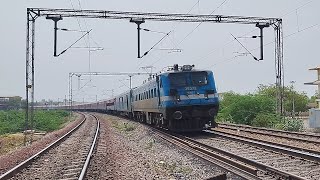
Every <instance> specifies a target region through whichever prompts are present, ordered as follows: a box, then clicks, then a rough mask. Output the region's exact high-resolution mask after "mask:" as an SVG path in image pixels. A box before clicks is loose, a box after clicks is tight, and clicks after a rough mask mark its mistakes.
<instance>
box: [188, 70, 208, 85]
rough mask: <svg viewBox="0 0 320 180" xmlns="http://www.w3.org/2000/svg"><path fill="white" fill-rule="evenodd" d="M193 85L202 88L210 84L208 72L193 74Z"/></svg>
mask: <svg viewBox="0 0 320 180" xmlns="http://www.w3.org/2000/svg"><path fill="white" fill-rule="evenodd" d="M191 81H192V85H195V86H201V85H206V84H208V79H207V73H206V72H194V73H191Z"/></svg>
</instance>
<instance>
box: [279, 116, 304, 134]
mask: <svg viewBox="0 0 320 180" xmlns="http://www.w3.org/2000/svg"><path fill="white" fill-rule="evenodd" d="M282 128H283V129H282V130H285V131H302V129H303V122H302V121H301V120H298V119H292V120H285V121H284V124H283V127H282Z"/></svg>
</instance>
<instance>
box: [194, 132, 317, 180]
mask: <svg viewBox="0 0 320 180" xmlns="http://www.w3.org/2000/svg"><path fill="white" fill-rule="evenodd" d="M206 133H209V135H208V134H205V135H204V136H200V137H193V139H194V140H196V141H197V142H200V143H204V144H206V145H207V146H210V147H213V148H217V149H221V150H223V151H227V152H229V153H232V154H235V155H237V156H239V157H242V158H244V161H246V162H245V163H248V164H250V165H252V166H254V167H256V168H258V169H261V170H265V168H261V165H262V166H265V167H268V168H267V169H270V168H271V169H273V171H274V170H278V171H280V172H281V173H280V174H282V173H283V174H284V175H285V174H287V175H285V179H290V178H291V179H319V178H320V156H319V155H315V154H310V153H308V152H303V151H297V150H294V149H290V148H284V147H281V146H276V145H273V144H268V143H261V142H258V141H252V140H248V139H246V138H240V137H236V136H231V135H229V134H224V133H221V132H213V131H206ZM261 172H262V173H265V172H263V171H261ZM259 174H261V173H259ZM262 179H265V178H262Z"/></svg>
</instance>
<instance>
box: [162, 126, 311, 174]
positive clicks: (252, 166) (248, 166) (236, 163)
mask: <svg viewBox="0 0 320 180" xmlns="http://www.w3.org/2000/svg"><path fill="white" fill-rule="evenodd" d="M157 131H158V132H159V133H161V134H164V133H165V132H163V131H160V130H157ZM164 135H165V136H169V137H170V138H172V139H174V140H175V141H178V142H180V143H182V144H184V145H186V146H188V147H189V148H192V149H195V150H196V151H200V152H201V153H204V154H206V155H209V156H212V157H214V158H216V159H218V160H220V161H223V162H224V163H227V164H229V165H231V166H233V167H236V168H238V169H241V170H243V171H245V172H246V173H248V174H249V175H251V176H252V177H251V178H255V179H259V177H258V176H257V171H258V169H259V170H262V171H269V172H272V173H273V174H275V175H277V176H281V177H285V178H287V179H291V180H304V179H305V178H303V177H300V176H297V175H294V174H291V173H288V172H285V171H282V170H278V169H276V168H274V167H272V166H268V165H265V164H262V163H259V162H257V161H254V160H250V159H246V158H244V157H241V156H238V155H236V154H234V153H231V152H228V151H224V150H222V149H219V148H215V147H212V146H208V145H206V144H203V143H201V142H198V141H196V140H193V139H191V138H188V137H185V136H182V135H177V134H173V133H171V134H168V133H165V134H164ZM210 151H211V152H210ZM191 153H192V152H191ZM193 154H194V153H193ZM219 154H222V155H223V156H221V155H219ZM217 165H218V164H217ZM256 168H258V169H256ZM227 170H229V171H231V172H233V173H235V174H237V175H239V176H241V177H243V174H241V173H237V172H234V171H232V170H230V169H227ZM242 173H243V172H242ZM248 174H245V175H244V176H248ZM246 178H248V177H246Z"/></svg>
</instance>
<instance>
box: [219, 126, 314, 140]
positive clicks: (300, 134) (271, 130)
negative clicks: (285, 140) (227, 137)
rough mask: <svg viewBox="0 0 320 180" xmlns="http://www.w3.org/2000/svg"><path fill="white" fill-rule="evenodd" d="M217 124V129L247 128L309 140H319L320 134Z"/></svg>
mask: <svg viewBox="0 0 320 180" xmlns="http://www.w3.org/2000/svg"><path fill="white" fill-rule="evenodd" d="M217 124H218V127H219V126H221V125H222V126H231V127H239V128H248V129H254V130H263V131H269V132H276V133H283V134H292V135H298V136H306V137H311V138H320V134H311V133H303V132H291V131H284V130H278V129H270V128H262V127H253V126H248V125H240V124H230V123H217ZM223 128H224V127H223Z"/></svg>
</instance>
